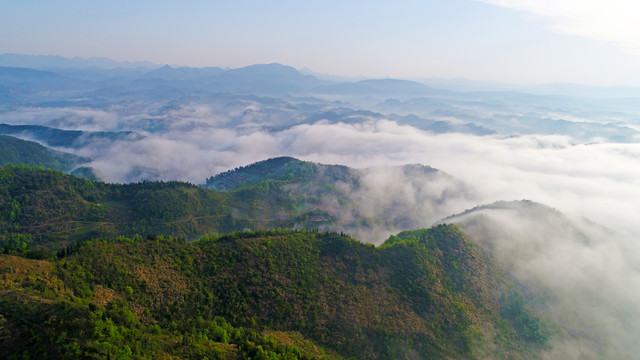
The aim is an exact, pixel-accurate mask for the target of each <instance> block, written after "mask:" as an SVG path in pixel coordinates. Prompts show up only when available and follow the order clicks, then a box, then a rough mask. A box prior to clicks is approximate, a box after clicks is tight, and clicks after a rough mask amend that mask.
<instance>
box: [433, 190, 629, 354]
mask: <svg viewBox="0 0 640 360" xmlns="http://www.w3.org/2000/svg"><path fill="white" fill-rule="evenodd" d="M445 222H453V223H457V224H460V225H461V226H462V228H463V230H464V232H465V233H466V234H468V235H469V236H470V238H471V239H472V240H474V241H475V242H477V243H479V244H480V245H481V247H482V248H483V249H485V250H486V251H487V252H488V253H489V254H491V256H492V257H493V259H495V260H496V262H497V263H498V264H499V265H500V266H501V268H503V269H506V270H507V271H506V272H507V274H509V275H510V276H512V277H513V278H514V279H515V280H516V281H517V282H519V283H520V284H524V285H525V287H526V288H528V289H529V291H530V292H531V294H530V295H531V296H530V299H531V301H530V303H529V304H530V306H532V307H533V308H534V309H535V310H536V311H537V313H538V314H541V315H544V316H545V317H547V318H549V319H551V320H552V321H554V322H556V323H557V324H560V325H561V326H562V327H563V329H562V331H560V332H559V333H560V336H557V337H555V338H553V340H552V345H553V346H552V348H551V349H550V350H549V351H547V353H546V357H547V358H550V359H579V358H589V359H600V358H607V359H625V358H633V357H634V356H635V354H638V352H639V351H640V345H639V344H638V342H637V336H638V334H639V332H640V313H638V311H637V309H638V308H639V307H640V268H639V267H638V264H639V263H640V262H639V260H640V256H638V255H639V254H638V252H637V244H636V241H635V239H634V238H628V237H626V236H624V235H623V234H620V233H617V232H616V231H614V230H610V229H606V228H603V227H602V226H599V225H597V224H594V223H593V222H590V221H586V220H585V219H583V218H575V217H568V216H565V215H563V214H562V213H560V212H558V211H556V210H554V209H551V208H547V207H545V206H542V205H539V204H535V203H529V202H512V203H497V204H494V205H491V206H487V207H482V208H478V209H475V210H473V211H470V212H468V213H465V214H463V215H459V216H455V217H452V218H448V219H446V220H445Z"/></svg>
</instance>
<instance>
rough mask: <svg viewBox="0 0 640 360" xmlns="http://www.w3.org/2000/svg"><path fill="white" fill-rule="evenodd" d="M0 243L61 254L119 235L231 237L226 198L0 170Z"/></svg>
mask: <svg viewBox="0 0 640 360" xmlns="http://www.w3.org/2000/svg"><path fill="white" fill-rule="evenodd" d="M0 179H2V181H1V182H0V244H2V246H8V247H10V248H18V249H21V248H24V247H26V246H31V247H33V246H45V247H48V248H50V249H59V248H61V247H63V246H66V245H70V244H72V243H75V242H77V241H83V240H88V239H91V238H95V237H99V236H102V237H107V238H113V237H115V236H117V235H121V234H122V235H127V236H133V235H135V234H141V235H143V236H147V235H149V234H172V235H173V236H176V237H183V238H188V239H193V238H195V237H197V236H201V235H202V234H204V233H207V232H211V231H221V232H226V231H233V230H238V228H240V229H242V226H244V225H242V224H241V225H237V226H235V225H234V217H233V216H232V215H231V214H230V213H229V211H228V201H229V200H228V199H229V197H228V196H227V195H226V194H221V193H218V192H214V191H209V190H206V189H202V188H200V187H197V186H195V185H190V184H186V183H180V182H168V183H162V182H155V183H137V184H127V185H120V184H105V183H101V182H92V181H89V180H85V179H80V178H77V177H74V176H68V175H65V174H63V173H61V172H56V171H51V170H41V169H34V168H29V167H25V166H7V167H4V168H0Z"/></svg>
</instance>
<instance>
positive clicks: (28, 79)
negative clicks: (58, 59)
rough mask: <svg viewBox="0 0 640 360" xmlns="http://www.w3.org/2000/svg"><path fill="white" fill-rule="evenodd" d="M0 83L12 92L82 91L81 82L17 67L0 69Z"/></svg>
mask: <svg viewBox="0 0 640 360" xmlns="http://www.w3.org/2000/svg"><path fill="white" fill-rule="evenodd" d="M0 83H2V86H3V87H6V88H8V89H9V90H11V91H12V92H25V93H30V92H38V91H45V90H82V89H84V88H86V87H87V85H88V84H87V83H86V82H85V81H83V80H77V79H72V78H68V77H65V76H62V75H60V74H57V73H55V72H51V71H43V70H34V69H27V68H19V67H0Z"/></svg>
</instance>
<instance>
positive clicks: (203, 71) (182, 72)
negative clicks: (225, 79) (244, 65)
mask: <svg viewBox="0 0 640 360" xmlns="http://www.w3.org/2000/svg"><path fill="white" fill-rule="evenodd" d="M224 71H225V70H224V69H222V68H219V67H205V68H191V67H171V66H169V65H165V66H163V67H159V68H157V69H154V70H151V71H149V72H148V73H146V74H144V75H143V76H142V77H143V78H147V79H162V80H197V79H203V78H208V77H213V76H217V75H220V74H222V73H223V72H224Z"/></svg>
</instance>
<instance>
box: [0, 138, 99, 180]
mask: <svg viewBox="0 0 640 360" xmlns="http://www.w3.org/2000/svg"><path fill="white" fill-rule="evenodd" d="M88 161H89V159H87V158H83V157H80V156H76V155H73V154H67V153H63V152H60V151H55V150H52V149H48V148H46V147H44V146H42V145H40V144H38V143H36V142H33V141H26V140H21V139H17V138H14V137H11V136H5V135H0V166H2V165H6V164H15V165H18V164H24V165H29V166H41V167H44V168H49V169H53V170H60V171H66V172H69V171H71V170H73V169H74V168H75V167H77V166H78V165H80V164H82V163H86V162H88Z"/></svg>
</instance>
